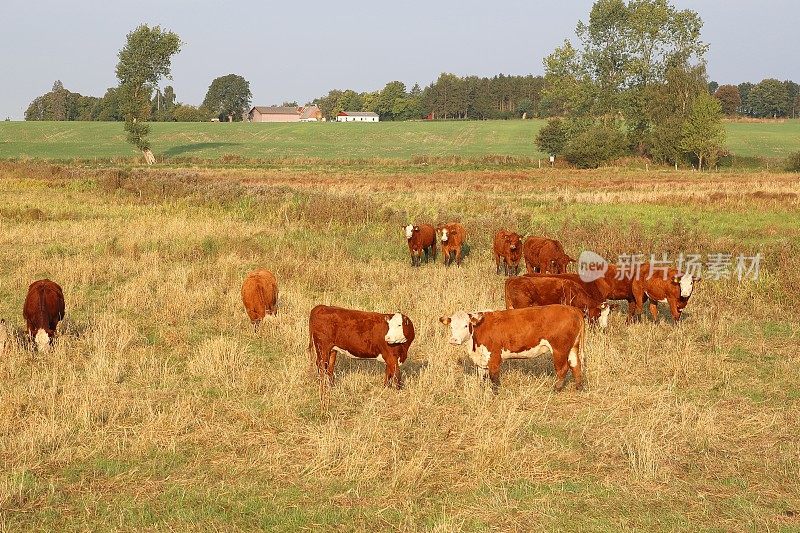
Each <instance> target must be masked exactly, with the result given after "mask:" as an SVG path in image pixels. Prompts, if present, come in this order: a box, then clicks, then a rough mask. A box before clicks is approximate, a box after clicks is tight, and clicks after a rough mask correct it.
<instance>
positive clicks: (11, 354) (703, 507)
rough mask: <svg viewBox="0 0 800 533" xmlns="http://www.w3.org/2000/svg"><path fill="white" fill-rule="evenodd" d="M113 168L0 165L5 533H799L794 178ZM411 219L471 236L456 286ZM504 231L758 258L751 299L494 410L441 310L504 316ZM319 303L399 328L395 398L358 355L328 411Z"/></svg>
mask: <svg viewBox="0 0 800 533" xmlns="http://www.w3.org/2000/svg"><path fill="white" fill-rule="evenodd" d="M116 172H117V171H112V170H84V171H82V170H80V169H74V168H69V167H63V168H62V167H58V168H51V167H35V166H32V165H30V166H24V165H21V166H16V167H15V166H11V165H8V166H5V167H4V168H3V169H2V173H3V176H2V177H0V181H2V185H3V186H2V187H0V190H1V191H2V192H0V230H2V231H1V232H0V267H2V269H1V270H0V296H2V298H0V317H5V318H6V320H7V321H8V322H9V325H11V326H13V330H12V331H11V332H10V333H9V336H8V337H7V339H6V340H5V342H4V343H3V348H2V357H0V397H2V399H3V401H2V402H0V461H2V463H1V465H2V467H1V468H0V529H2V530H9V531H11V530H20V529H123V530H132V529H137V530H138V529H158V530H165V529H170V530H197V529H221V530H239V529H254V528H262V529H268V530H310V529H315V530H316V529H323V530H356V531H375V530H398V531H406V530H430V531H462V530H478V531H482V530H496V531H528V530H554V529H556V530H597V531H605V530H620V529H622V530H628V529H638V530H689V531H697V530H727V531H741V530H744V529H754V530H778V529H779V528H787V529H790V528H793V527H794V528H797V527H798V526H800V523H798V522H797V518H795V517H796V516H797V513H800V494H799V489H798V483H797V479H798V478H799V477H800V444H798V443H800V431H799V430H798V427H800V425H798V422H799V420H798V415H797V413H798V407H800V388H799V386H798V383H800V371H799V370H798V368H800V365H799V364H798V363H800V360H798V355H797V349H796V347H797V344H798V326H797V322H798V312H797V310H796V308H795V299H796V294H797V291H798V289H800V276H799V275H798V271H797V269H796V266H795V263H794V258H795V257H796V256H797V252H800V248H799V247H798V240H797V227H798V223H799V222H800V220H799V218H798V204H797V194H798V193H799V192H800V189H799V188H798V186H797V184H796V180H793V179H792V178H791V177H787V176H784V175H773V174H757V175H751V176H747V175H729V174H726V175H723V176H720V177H719V179H712V178H709V177H706V176H698V175H695V174H659V173H651V174H645V173H639V174H634V173H625V174H622V175H616V174H615V173H611V172H609V171H597V172H585V173H575V172H573V173H567V172H566V171H560V170H555V171H548V172H545V171H543V172H541V173H538V172H533V173H530V174H522V173H514V172H500V171H480V172H478V171H476V172H475V173H473V174H470V175H464V174H455V173H453V174H450V173H441V174H439V173H436V174H434V175H429V174H420V175H415V174H413V173H404V174H403V175H402V176H392V175H384V176H378V177H370V176H364V175H361V174H359V172H357V171H350V170H347V169H343V170H342V172H341V175H338V176H337V175H336V174H335V173H332V172H328V173H326V174H309V173H304V172H302V171H299V170H292V169H288V170H286V171H285V172H284V171H281V172H278V171H265V172H262V171H243V170H239V171H232V170H227V171H219V172H212V171H207V170H191V171H181V170H170V171H136V172H135V173H133V174H127V173H125V172H123V173H122V174H116ZM715 178H716V177H715ZM114 180H117V181H116V182H115V181H114ZM465 183H469V184H470V185H469V186H464V184H465ZM161 185H163V187H161ZM137 187H138V189H137ZM734 190H735V191H736V192H737V194H736V195H734V194H732V193H731V192H730V191H734ZM720 191H722V192H724V193H725V194H724V195H722V196H716V197H713V196H712V195H714V194H718V193H719V192H720ZM742 198H745V199H746V200H742ZM687 213H689V214H688V215H687ZM408 218H418V219H426V220H430V221H433V222H438V221H443V220H445V219H460V220H461V221H462V222H463V223H464V224H465V225H466V227H467V230H468V233H469V237H468V239H469V242H470V244H471V245H472V249H471V252H470V254H469V255H468V257H467V258H466V260H465V264H464V266H463V267H462V268H460V269H455V268H453V269H450V270H445V269H444V268H443V267H442V266H441V264H437V265H435V266H434V265H427V266H423V267H422V268H421V269H419V270H412V269H411V268H410V267H409V266H408V258H407V257H406V255H407V250H406V248H405V243H404V242H403V240H402V237H401V233H400V229H399V226H400V224H402V223H404V222H405V221H406V220H407V219H408ZM500 226H509V227H511V226H517V227H519V228H520V229H522V230H523V231H537V232H542V233H546V234H551V235H555V236H559V237H561V238H562V240H563V242H564V243H565V245H566V247H567V249H568V251H570V252H574V253H577V252H579V251H580V249H581V247H583V246H591V247H593V248H595V249H597V250H598V251H602V252H603V253H612V252H614V253H618V252H629V251H639V250H642V251H650V250H652V251H661V250H662V249H664V248H667V249H670V250H680V249H685V248H689V249H691V250H692V251H699V252H716V251H721V250H728V249H734V250H741V251H745V252H748V253H753V252H755V251H756V250H760V251H762V252H763V253H764V254H765V256H766V258H767V259H766V264H765V267H764V268H765V270H764V276H763V277H762V279H761V280H760V281H758V282H756V283H745V284H739V283H737V282H736V281H733V280H729V281H720V282H711V281H708V282H704V283H703V284H702V285H701V286H700V289H699V291H698V293H697V294H696V295H695V296H693V298H692V302H691V303H690V305H689V307H688V308H687V312H686V317H685V318H686V320H685V322H684V323H682V324H680V325H678V326H677V327H674V326H672V325H671V323H670V322H669V320H662V321H661V322H660V323H655V324H654V323H652V322H650V321H647V320H646V321H644V322H643V323H641V324H636V325H631V326H626V325H625V324H624V319H623V317H622V316H621V315H615V316H614V318H613V320H612V324H611V328H610V331H608V332H606V333H601V332H597V331H592V332H591V334H590V336H589V338H588V342H587V354H588V361H587V365H588V367H587V368H588V385H589V391H588V392H587V393H580V394H579V393H575V392H574V391H573V390H572V389H571V388H568V389H567V391H566V392H564V393H562V394H558V395H556V394H553V393H552V384H553V381H554V376H553V371H552V365H551V363H550V362H549V361H548V360H547V358H542V359H540V360H536V361H533V362H529V363H517V364H515V363H511V364H509V363H507V364H505V366H504V368H503V371H502V386H501V391H500V394H499V395H497V396H494V395H493V394H492V393H491V392H490V391H488V390H486V389H484V388H483V387H481V386H480V384H479V383H478V380H477V379H476V377H475V375H474V371H473V369H472V368H471V367H470V366H469V365H468V364H467V363H466V362H465V354H464V353H463V352H462V350H461V349H455V348H452V347H450V346H449V345H447V343H446V340H445V337H444V332H443V330H442V327H441V326H440V325H439V324H438V322H437V320H436V319H437V318H438V317H439V316H440V315H442V314H444V313H446V312H449V311H453V310H456V309H459V308H468V309H482V308H498V307H501V306H502V301H501V295H502V281H501V279H500V278H499V277H497V276H495V275H494V266H493V263H492V261H491V258H490V254H489V245H488V243H489V242H490V238H491V235H490V234H491V231H492V230H493V229H495V228H499V227H500ZM792 228H794V230H792ZM792 231H794V233H792ZM254 267H266V268H269V269H271V270H272V271H273V272H275V274H276V276H277V278H278V281H279V284H280V301H279V314H278V316H277V317H274V318H269V319H267V320H266V321H265V322H264V323H263V325H262V326H261V327H260V328H259V330H258V331H256V332H253V330H252V328H251V327H250V325H249V321H248V319H247V317H246V315H245V313H244V310H243V308H242V306H241V302H240V300H239V287H240V283H241V280H242V279H243V276H244V275H245V274H246V273H247V272H248V271H250V270H251V269H252V268H254ZM44 276H48V277H50V278H51V279H54V280H56V281H58V282H59V283H61V285H62V287H63V288H64V292H65V295H66V299H67V314H68V318H67V319H66V320H65V321H64V322H63V323H62V326H61V330H62V335H61V336H60V337H59V339H58V341H57V343H56V346H55V349H54V350H53V351H51V352H50V353H49V354H47V355H44V354H39V353H36V352H32V351H30V349H29V346H28V344H27V342H26V341H25V339H24V337H23V336H22V335H21V329H22V321H21V317H20V309H21V304H22V300H23V299H24V294H25V290H26V288H27V284H28V283H29V282H30V281H31V280H33V279H36V278H39V277H44ZM317 303H331V304H337V305H343V306H348V307H357V308H363V309H375V310H382V311H394V310H402V311H403V312H405V313H406V314H408V315H409V316H410V317H411V319H412V320H413V321H414V323H415V326H416V332H417V338H416V341H415V342H414V344H413V346H412V349H411V355H410V360H409V362H408V363H407V364H406V365H405V369H404V373H405V374H404V375H405V385H406V386H405V388H404V390H402V391H400V392H397V391H394V390H387V389H383V388H382V387H381V383H382V372H383V369H382V367H381V366H380V365H378V364H376V363H372V362H358V361H348V360H340V361H339V362H338V368H337V370H338V381H337V385H336V387H335V388H333V389H332V390H331V391H330V393H329V397H328V400H329V401H328V403H327V404H325V405H321V404H320V402H319V399H318V390H317V387H316V383H315V381H314V379H313V377H312V375H311V374H310V372H309V367H308V355H307V353H306V346H307V342H308V336H307V335H308V333H307V316H308V312H309V310H310V309H311V307H312V306H313V305H315V304H317ZM791 513H795V514H794V516H795V517H793V516H791Z"/></svg>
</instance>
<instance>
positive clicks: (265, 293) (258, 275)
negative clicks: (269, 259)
mask: <svg viewBox="0 0 800 533" xmlns="http://www.w3.org/2000/svg"><path fill="white" fill-rule="evenodd" d="M242 303H243V304H244V308H245V310H246V311H247V316H248V317H250V322H251V323H252V324H253V328H254V329H256V328H258V325H259V324H260V323H261V321H262V320H263V319H264V317H265V316H267V315H274V314H275V313H276V312H277V305H278V282H277V281H276V280H275V276H274V275H273V274H272V272H270V271H269V270H265V269H259V270H254V271H252V272H250V273H249V274H248V275H247V277H245V278H244V282H243V283H242Z"/></svg>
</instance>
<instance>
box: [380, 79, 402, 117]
mask: <svg viewBox="0 0 800 533" xmlns="http://www.w3.org/2000/svg"><path fill="white" fill-rule="evenodd" d="M405 97H406V85H405V83H403V82H402V81H390V82H389V83H387V84H386V85H385V86H384V87H383V89H382V90H381V92H380V93H379V94H378V98H377V101H376V102H375V112H376V113H377V114H378V115H380V117H381V120H394V118H395V115H394V108H395V104H396V103H397V101H398V100H403V99H405Z"/></svg>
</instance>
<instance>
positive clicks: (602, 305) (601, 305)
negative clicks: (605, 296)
mask: <svg viewBox="0 0 800 533" xmlns="http://www.w3.org/2000/svg"><path fill="white" fill-rule="evenodd" d="M606 307H608V302H603V303H601V304H600V309H605V308H606Z"/></svg>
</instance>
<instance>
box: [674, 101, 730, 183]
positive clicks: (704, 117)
mask: <svg viewBox="0 0 800 533" xmlns="http://www.w3.org/2000/svg"><path fill="white" fill-rule="evenodd" d="M724 142H725V129H724V128H723V127H722V105H721V104H720V102H719V100H717V99H716V98H714V97H713V96H711V95H710V94H708V93H702V94H699V95H698V96H697V98H695V100H694V102H693V104H692V109H691V112H690V113H689V118H688V120H687V121H686V122H685V123H684V125H683V139H682V140H681V148H683V149H684V150H686V151H687V152H689V153H690V154H692V155H694V156H695V157H696V158H697V168H698V169H699V170H702V169H703V163H705V164H706V166H707V167H710V166H713V165H715V164H716V160H717V156H718V154H719V152H720V151H721V150H722V143H724Z"/></svg>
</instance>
